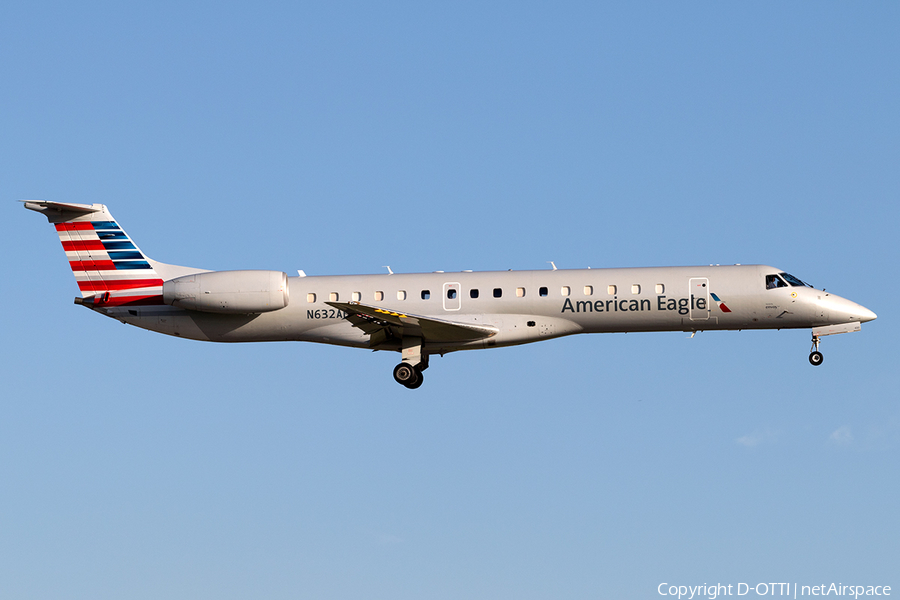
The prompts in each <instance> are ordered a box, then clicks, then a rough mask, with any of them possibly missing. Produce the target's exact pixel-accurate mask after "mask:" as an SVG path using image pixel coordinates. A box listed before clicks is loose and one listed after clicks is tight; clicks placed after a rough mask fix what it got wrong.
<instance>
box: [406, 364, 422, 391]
mask: <svg viewBox="0 0 900 600" xmlns="http://www.w3.org/2000/svg"><path fill="white" fill-rule="evenodd" d="M415 371H416V380H415V381H413V382H412V383H407V384H405V385H406V387H408V388H409V389H411V390H414V389H417V388H418V387H419V386H421V385H422V382H423V381H425V377H424V376H423V375H422V371H420V370H419V369H416V370H415Z"/></svg>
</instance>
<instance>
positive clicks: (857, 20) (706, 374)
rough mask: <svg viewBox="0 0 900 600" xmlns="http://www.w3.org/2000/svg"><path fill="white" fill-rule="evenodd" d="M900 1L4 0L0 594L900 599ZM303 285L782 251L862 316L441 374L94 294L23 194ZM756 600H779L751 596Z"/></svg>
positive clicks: (454, 358) (523, 352)
mask: <svg viewBox="0 0 900 600" xmlns="http://www.w3.org/2000/svg"><path fill="white" fill-rule="evenodd" d="M898 17H900V8H898V6H897V5H896V4H892V3H880V2H876V3H866V4H859V5H850V4H839V3H832V2H825V3H816V4H814V5H813V4H803V3H775V2H763V3H753V4H719V5H713V4H708V3H702V4H701V3H663V2H655V3H640V4H634V5H627V6H625V5H622V3H603V4H596V3H583V4H578V3H566V4H562V5H554V4H538V3H505V4H504V3H492V4H487V5H485V4H484V3H465V2H462V3H459V2H458V3H453V4H452V5H444V6H428V5H425V6H423V5H421V4H420V3H408V4H401V3H391V4H386V5H367V4H359V3H344V4H341V5H338V6H334V5H321V4H320V5H294V4H292V3H284V4H279V3H257V4H255V5H253V6H250V5H244V4H239V3H227V2H218V3H214V2H196V3H151V4H143V5H127V4H126V5H123V4H121V3H92V4H90V5H88V6H83V5H82V6H76V5H72V4H70V3H46V2H28V3H25V2H9V3H6V4H5V5H4V7H3V8H2V9H0V81H2V84H0V89H2V94H0V190H2V194H0V196H2V197H3V198H5V199H6V208H5V211H4V215H5V219H6V220H7V222H8V223H9V224H10V228H9V230H10V232H11V235H10V236H7V238H6V241H5V242H4V247H5V248H6V251H5V252H4V253H3V254H4V256H6V257H7V258H6V261H5V263H4V270H5V271H6V272H7V273H9V274H11V276H8V277H7V278H6V281H7V284H6V285H5V286H4V288H3V291H4V293H3V294H2V303H3V314H4V318H3V319H2V321H0V322H2V339H3V344H2V347H0V348H2V370H3V380H4V383H5V385H4V390H5V391H4V394H3V400H2V401H0V539H2V540H3V543H2V544H0V595H2V596H4V597H11V598H12V597H15V598H92V599H98V598H121V597H131V598H159V597H166V598H217V599H222V598H247V597H267V598H391V599H399V598H417V599H418V598H441V599H442V598H461V597H465V598H492V599H495V598H516V599H527V598H601V597H618V598H651V597H658V594H657V593H656V590H657V586H658V585H659V584H660V583H662V582H669V583H673V584H684V585H688V584H691V585H697V584H703V583H716V582H721V583H726V584H729V583H730V584H737V583H738V582H749V583H751V584H755V583H756V582H759V581H765V582H773V581H789V582H797V583H800V584H801V585H805V584H809V585H816V584H819V583H823V582H824V583H830V582H831V581H834V582H843V583H844V584H849V583H854V584H861V585H893V586H895V588H896V587H897V586H900V579H898V577H897V568H896V565H897V564H898V563H900V542H898V540H900V517H898V513H897V501H896V498H897V497H898V492H900V489H898V476H897V475H898V467H900V406H898V394H897V391H896V390H897V389H898V375H897V370H896V368H895V365H894V360H895V359H896V357H897V352H896V350H895V349H894V347H893V345H892V341H894V340H896V339H898V333H900V332H898V331H897V324H896V320H895V319H894V317H893V315H892V312H893V311H892V308H893V306H894V304H895V299H896V298H897V297H898V293H900V290H898V273H897V267H896V265H897V259H898V250H897V244H896V238H897V227H896V224H897V222H898V208H897V198H898V193H900V175H898V173H900V171H898V169H897V164H898V159H900V151H898V142H897V140H898V139H900V120H898V106H900V77H898V75H900V73H898V67H900V47H898V46H900V42H898V38H897V35H896V31H897V27H898V23H900V20H898ZM24 198H40V199H46V200H56V201H66V202H82V203H93V202H100V203H104V204H107V205H108V206H109V207H110V210H111V212H112V213H113V214H114V215H115V216H116V218H117V219H118V220H119V222H120V223H121V224H122V225H123V226H124V227H125V228H126V229H127V231H128V232H129V234H130V235H131V236H132V237H133V238H135V239H136V240H137V242H138V243H139V244H140V246H141V248H142V249H143V250H144V251H145V252H146V253H147V254H149V255H150V256H152V257H153V258H155V259H157V260H161V261H164V262H170V263H174V264H185V265H190V266H197V267H203V268H209V269H237V268H265V269H280V270H285V271H287V272H289V273H290V272H294V271H295V270H296V269H304V270H305V271H306V272H307V273H308V274H310V275H317V274H334V273H375V272H383V268H382V265H391V267H392V268H393V269H394V271H396V272H418V271H433V270H447V271H452V270H461V269H475V270H491V269H501V270H505V269H509V268H513V269H541V268H547V267H548V265H547V262H546V261H549V260H553V261H556V264H557V265H558V266H559V267H561V268H576V267H587V266H591V267H595V268H597V267H614V266H647V265H681V264H709V263H721V264H729V263H757V262H758V263H767V264H773V265H776V266H779V267H781V268H783V269H785V270H787V271H789V272H791V273H793V274H795V275H797V276H799V277H801V278H803V279H805V280H808V281H810V282H811V283H813V284H815V285H816V286H819V287H823V286H824V287H826V288H827V289H828V290H829V291H833V292H835V293H837V294H839V295H842V296H846V297H849V298H851V299H853V300H856V301H858V302H860V303H861V304H863V305H865V306H867V307H868V308H871V309H872V310H874V311H875V312H876V313H878V315H879V318H878V320H877V321H875V322H873V323H869V324H866V325H864V326H863V331H862V332H861V333H857V334H852V335H843V336H836V337H832V338H826V339H825V341H824V343H823V348H822V349H823V352H824V354H825V364H824V365H822V367H820V368H813V367H810V366H809V364H808V363H807V361H806V357H807V353H808V348H809V333H808V332H807V331H782V332H741V333H738V332H729V333H703V334H699V335H697V336H696V337H695V338H694V339H687V336H686V335H685V334H681V333H670V334H629V335H606V336H578V337H574V338H568V339H561V340H555V341H551V342H547V343H543V344H535V345H530V346H524V347H518V348H509V349H501V350H496V351H492V352H466V353H458V354H455V355H448V356H446V357H444V358H436V359H435V360H433V361H432V364H431V368H430V369H429V371H428V373H427V375H428V377H427V382H426V384H425V385H424V386H423V387H422V388H421V389H420V390H418V391H417V392H415V393H413V392H409V391H407V390H404V389H403V388H401V387H400V386H398V385H397V384H395V383H394V382H393V380H392V378H391V376H390V370H391V367H392V366H393V365H394V363H395V362H396V359H395V357H393V356H391V355H388V354H384V353H377V354H372V353H367V352H363V351H359V350H351V349H341V348H332V347H327V346H317V345H310V344H306V345H304V344H250V345H213V344H204V343H199V342H190V341H185V340H178V339H174V338H167V337H164V336H160V335H157V334H152V333H149V332H145V331H141V330H137V329H134V328H130V327H123V326H122V325H121V324H119V323H117V322H115V321H112V320H110V319H104V318H102V317H100V316H99V315H96V314H93V313H91V312H90V311H87V310H84V309H83V308H80V307H76V306H74V305H73V304H72V298H73V297H74V296H75V295H76V294H77V287H76V285H75V282H74V279H73V277H72V275H71V272H70V271H69V270H68V266H67V265H66V263H65V260H64V256H63V254H62V250H61V249H60V247H59V243H58V241H57V239H56V236H55V233H54V232H53V230H52V228H51V227H50V226H49V225H47V223H46V222H44V220H43V219H42V218H40V217H39V216H37V215H34V214H31V213H27V212H26V211H24V210H23V209H22V207H21V205H20V204H18V203H17V202H16V200H18V199H24ZM751 595H752V594H751Z"/></svg>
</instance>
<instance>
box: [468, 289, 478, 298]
mask: <svg viewBox="0 0 900 600" xmlns="http://www.w3.org/2000/svg"><path fill="white" fill-rule="evenodd" d="M477 297H478V289H477V288H472V289H471V290H469V298H477Z"/></svg>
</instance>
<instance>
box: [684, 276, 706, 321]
mask: <svg viewBox="0 0 900 600" xmlns="http://www.w3.org/2000/svg"><path fill="white" fill-rule="evenodd" d="M688 297H689V298H690V302H691V321H705V320H707V319H709V279H707V278H706V277H692V278H691V280H690V290H689V296H688Z"/></svg>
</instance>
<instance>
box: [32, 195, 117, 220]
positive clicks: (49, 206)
mask: <svg viewBox="0 0 900 600" xmlns="http://www.w3.org/2000/svg"><path fill="white" fill-rule="evenodd" d="M22 202H24V203H25V208H27V209H28V210H33V211H35V212H39V213H42V214H43V215H45V216H46V217H47V219H48V220H49V221H50V222H51V223H60V222H63V221H69V220H71V219H73V218H75V217H79V216H81V215H88V214H91V213H95V212H100V211H102V210H103V209H104V208H105V207H104V206H103V205H102V204H93V205H91V204H72V203H66V202H49V201H47V200H22Z"/></svg>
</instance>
